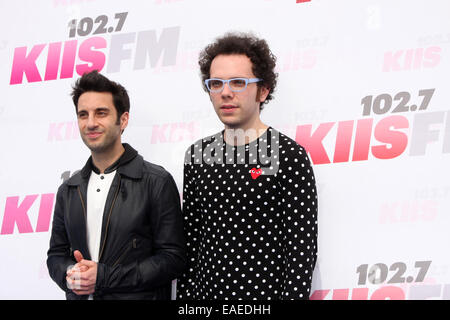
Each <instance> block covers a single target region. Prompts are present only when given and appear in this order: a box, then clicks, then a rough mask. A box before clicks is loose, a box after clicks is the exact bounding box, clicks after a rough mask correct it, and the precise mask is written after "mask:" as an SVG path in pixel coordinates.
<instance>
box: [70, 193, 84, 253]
mask: <svg viewBox="0 0 450 320" xmlns="http://www.w3.org/2000/svg"><path fill="white" fill-rule="evenodd" d="M77 190H78V195H79V196H80V200H81V206H82V207H83V214H84V222H85V224H86V226H87V212H86V205H85V204H84V200H83V197H82V196H81V190H80V186H78V187H77ZM86 243H87V232H86ZM70 250H71V252H72V254H73V249H72V248H70Z"/></svg>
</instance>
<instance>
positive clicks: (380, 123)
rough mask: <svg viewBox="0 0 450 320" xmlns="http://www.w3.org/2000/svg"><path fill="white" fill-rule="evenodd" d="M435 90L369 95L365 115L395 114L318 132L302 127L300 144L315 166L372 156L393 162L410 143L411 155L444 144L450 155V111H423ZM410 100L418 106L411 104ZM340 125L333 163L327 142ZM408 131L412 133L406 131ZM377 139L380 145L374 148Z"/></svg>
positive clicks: (298, 136) (342, 123)
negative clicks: (409, 115)
mask: <svg viewBox="0 0 450 320" xmlns="http://www.w3.org/2000/svg"><path fill="white" fill-rule="evenodd" d="M434 91H435V89H423V90H420V91H419V94H418V95H417V94H415V93H409V92H406V91H403V92H399V93H397V94H395V95H390V94H387V93H383V94H380V95H377V96H375V97H374V96H366V97H364V98H363V99H362V100H361V104H362V105H363V116H369V115H371V114H373V113H374V114H376V115H384V114H386V113H388V112H392V113H395V114H394V115H389V116H387V117H384V118H381V119H379V118H363V119H359V120H348V121H339V122H326V123H321V124H319V125H318V126H317V127H316V129H315V130H314V131H313V125H312V124H305V125H299V126H297V132H296V141H297V142H298V143H299V144H300V145H302V146H303V147H304V148H305V149H306V150H307V151H308V152H309V154H310V158H311V161H312V162H313V163H314V164H325V163H331V162H333V163H339V162H349V161H364V160H368V159H369V154H370V153H372V155H373V156H374V157H375V158H377V159H393V158H396V157H398V156H400V155H401V154H403V153H404V152H405V150H406V148H407V146H408V144H409V146H410V149H409V155H410V156H419V155H425V153H426V151H427V148H429V147H430V145H431V144H432V143H439V144H441V146H442V147H440V146H439V148H441V150H442V153H450V110H447V111H435V112H422V111H425V110H426V109H427V107H428V105H429V103H430V101H431V98H432V96H433V94H434ZM417 96H419V97H421V98H417ZM411 97H416V98H413V99H411ZM410 100H411V101H413V102H415V103H416V104H409V102H410ZM417 102H420V103H417ZM407 112H408V113H413V115H414V118H413V121H412V122H411V123H410V120H409V119H408V118H407V117H405V116H404V115H402V113H407ZM336 124H337V130H336V134H335V142H334V143H333V144H332V145H333V146H334V155H333V159H332V160H331V159H330V157H329V153H328V152H327V150H326V146H328V145H329V144H326V143H325V142H326V141H325V140H328V142H330V140H329V139H327V138H328V135H329V133H330V132H331V131H332V129H333V127H336ZM439 127H440V128H439ZM408 129H410V133H408V132H405V130H408ZM442 133H443V134H442ZM330 138H331V137H330ZM373 138H375V139H376V140H377V141H378V142H379V144H376V145H373V142H372V141H373ZM352 147H353V148H352ZM352 150H353V152H352ZM351 155H352V157H351V158H350V156H351Z"/></svg>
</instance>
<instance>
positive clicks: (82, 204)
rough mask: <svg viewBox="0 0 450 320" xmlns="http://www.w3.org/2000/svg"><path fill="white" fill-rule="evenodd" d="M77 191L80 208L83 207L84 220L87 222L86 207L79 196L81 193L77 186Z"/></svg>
mask: <svg viewBox="0 0 450 320" xmlns="http://www.w3.org/2000/svg"><path fill="white" fill-rule="evenodd" d="M77 190H78V195H79V196H80V200H81V206H82V207H83V213H84V219H85V221H87V213H86V206H85V205H84V201H83V197H82V196H81V191H80V187H79V186H78V187H77Z"/></svg>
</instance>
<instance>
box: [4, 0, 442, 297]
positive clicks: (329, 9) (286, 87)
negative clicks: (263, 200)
mask: <svg viewBox="0 0 450 320" xmlns="http://www.w3.org/2000/svg"><path fill="white" fill-rule="evenodd" d="M449 13H450V2H449V1H447V0H440V1H439V0H433V1H426V0H397V1H389V0H342V1H339V0H310V1H300V0H246V1H241V0H227V1H221V0H208V1H206V0H148V1H141V0H134V1H111V0H84V1H83V0H41V1H34V0H17V1H1V2H0V30H1V34H0V61H1V63H0V93H1V94H0V136H1V141H2V143H1V147H2V151H1V153H0V179H1V183H0V228H1V229H0V255H1V264H0V283H1V287H0V299H64V294H63V292H62V291H61V290H60V289H59V288H58V287H57V286H56V285H55V284H54V283H53V281H52V280H51V279H50V277H49V275H48V271H47V267H46V251H47V249H48V243H49V239H50V231H51V221H52V213H53V207H54V202H55V193H56V191H57V188H58V186H59V185H60V184H61V183H62V182H63V181H64V180H65V179H68V178H69V177H70V176H71V175H72V174H73V173H74V172H75V171H76V170H78V169H80V168H81V167H82V166H83V165H84V163H85V161H86V159H87V157H88V156H89V151H88V149H87V148H86V147H85V146H84V144H83V143H82V141H81V139H80V136H79V133H78V127H77V122H76V116H75V108H74V106H73V103H72V100H71V97H70V92H71V86H72V85H73V83H74V81H75V80H76V79H77V78H78V77H79V76H80V75H82V74H83V73H84V72H86V71H89V70H92V69H98V70H101V73H103V74H104V75H106V76H107V77H109V78H110V79H112V80H114V81H117V82H119V83H121V84H122V85H124V86H125V88H127V89H128V90H129V94H130V98H131V112H130V122H129V127H128V128H127V129H126V130H125V132H124V135H123V141H125V142H128V143H130V144H131V145H132V146H133V147H134V148H136V149H137V150H138V151H139V152H140V153H141V154H142V155H143V156H144V157H145V158H146V159H147V160H148V161H151V162H154V163H157V164H160V165H162V166H163V167H165V168H166V169H167V170H168V171H169V172H171V173H172V175H173V176H174V178H175V181H176V183H177V186H178V189H179V191H180V193H181V191H182V180H183V172H182V170H183V159H184V151H185V150H186V148H187V147H188V146H189V145H191V144H192V143H193V142H194V141H196V140H197V139H199V138H201V137H203V136H207V135H211V134H214V133H216V132H218V131H219V130H221V129H222V124H221V123H220V121H219V120H218V118H217V117H216V115H215V113H214V110H213V107H212V105H211V102H210V101H209V97H208V95H207V94H206V93H205V92H204V91H203V89H202V86H201V80H200V76H199V69H198V63H197V59H198V53H199V52H200V51H201V50H202V49H203V48H204V47H205V46H206V45H207V44H209V43H210V42H212V41H213V40H214V39H215V38H216V37H217V36H220V35H223V34H224V33H225V32H228V31H244V32H252V33H254V34H255V35H257V36H259V37H261V38H264V39H266V40H267V42H268V43H269V45H270V47H271V49H272V51H273V53H274V54H275V55H276V56H277V72H278V73H279V84H278V87H277V88H276V92H275V99H274V100H273V101H271V102H270V103H269V104H268V105H267V106H266V107H265V109H264V110H263V112H262V119H263V121H264V122H265V123H267V124H269V125H271V126H273V127H274V128H276V129H278V130H279V131H281V132H282V133H284V134H286V135H288V136H290V137H291V138H293V139H295V140H296V141H297V142H298V143H300V144H301V145H303V146H304V147H305V148H306V149H307V151H308V152H309V155H310V158H311V161H312V163H313V167H314V172H315V175H316V180H317V183H318V184H317V188H318V195H319V247H318V261H317V265H316V269H315V271H314V279H313V287H312V291H311V299H450V254H449V249H448V248H449V246H450V231H449V230H450V102H449V101H450V86H449V83H450V80H449V79H450V19H449Z"/></svg>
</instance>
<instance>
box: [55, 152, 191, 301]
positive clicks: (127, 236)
mask: <svg viewBox="0 0 450 320" xmlns="http://www.w3.org/2000/svg"><path fill="white" fill-rule="evenodd" d="M124 147H125V153H124V155H122V157H121V159H119V161H118V162H117V163H118V167H117V165H116V167H115V168H112V169H117V173H116V175H115V177H114V180H113V182H112V184H111V188H110V190H109V194H108V196H107V200H106V205H105V211H104V214H103V224H102V232H101V242H100V253H99V261H98V271H97V282H96V286H95V293H94V299H151V300H166V299H170V297H171V284H172V280H173V279H175V278H176V277H178V276H179V275H180V274H181V273H182V272H183V271H184V268H185V265H186V252H185V250H186V249H185V240H184V235H183V227H182V217H181V208H180V207H181V206H180V197H179V193H178V190H177V187H176V184H175V182H174V180H173V178H172V176H171V175H170V174H169V173H168V172H167V171H166V170H164V169H163V168H162V167H160V166H157V165H154V164H151V163H149V162H147V161H144V159H143V158H142V157H141V156H140V155H138V154H137V152H136V151H135V150H134V149H133V148H131V147H130V146H129V145H127V144H124ZM117 163H116V164H117ZM92 167H93V166H92V162H91V159H89V160H88V162H87V163H86V165H85V166H84V168H83V169H82V170H81V171H80V172H78V173H77V174H75V175H74V176H73V177H71V178H70V179H68V180H67V181H65V182H64V183H63V184H62V185H61V186H60V187H59V189H58V193H57V196H56V205H55V211H54V216H53V225H52V234H51V239H50V248H49V250H48V252H47V256H48V258H47V266H48V269H49V273H50V276H51V278H52V279H53V280H54V281H55V282H56V283H57V284H58V286H59V287H61V289H63V290H64V291H65V292H66V297H67V299H87V298H88V296H78V295H76V294H75V293H74V292H73V291H72V290H70V289H68V288H67V285H66V271H67V268H68V266H71V265H74V264H75V263H76V261H75V259H74V256H73V252H74V251H75V250H80V252H81V253H82V254H83V257H84V258H85V259H88V260H91V257H90V254H89V250H88V246H87V238H86V203H87V202H86V194H87V186H88V181H89V176H90V173H91V170H92V169H93V168H92ZM110 168H111V167H110ZM105 172H106V171H105Z"/></svg>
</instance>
